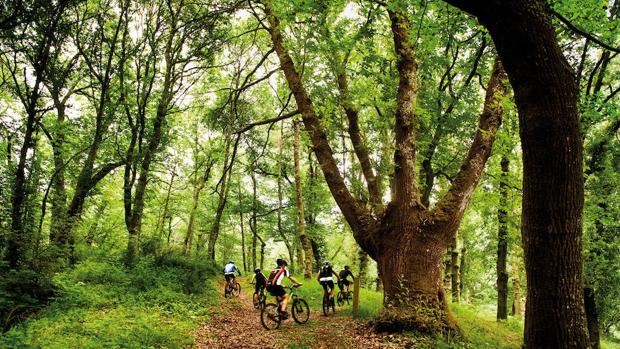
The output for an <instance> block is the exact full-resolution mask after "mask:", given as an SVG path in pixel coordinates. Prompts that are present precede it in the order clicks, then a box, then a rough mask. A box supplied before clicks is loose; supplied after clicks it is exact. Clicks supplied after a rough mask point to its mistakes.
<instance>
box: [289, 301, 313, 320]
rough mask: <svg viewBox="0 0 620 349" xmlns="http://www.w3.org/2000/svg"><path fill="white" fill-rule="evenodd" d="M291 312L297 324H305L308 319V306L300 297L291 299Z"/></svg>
mask: <svg viewBox="0 0 620 349" xmlns="http://www.w3.org/2000/svg"><path fill="white" fill-rule="evenodd" d="M291 312H292V313H293V320H295V322H296V323H298V324H305V323H306V322H308V319H310V307H309V306H308V303H307V302H306V301H305V300H304V299H302V298H297V299H295V300H294V301H293V309H292V310H291Z"/></svg>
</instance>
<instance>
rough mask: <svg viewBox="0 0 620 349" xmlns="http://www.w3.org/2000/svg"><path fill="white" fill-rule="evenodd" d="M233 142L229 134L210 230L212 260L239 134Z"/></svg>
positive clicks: (209, 255)
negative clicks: (233, 142)
mask: <svg viewBox="0 0 620 349" xmlns="http://www.w3.org/2000/svg"><path fill="white" fill-rule="evenodd" d="M231 142H232V135H231V134H228V135H227V139H226V151H225V154H224V169H223V173H222V178H221V180H220V191H219V193H218V196H219V197H218V204H217V209H216V211H215V219H214V220H213V224H212V225H211V230H210V231H209V242H208V245H207V258H209V259H211V260H215V244H216V243H217V238H218V236H219V234H220V223H221V221H222V214H223V213H224V208H225V207H226V201H227V199H228V182H229V181H230V176H231V174H232V167H233V164H234V162H235V155H236V153H237V146H238V144H239V136H237V139H236V141H235V144H234V145H232V144H231ZM231 148H232V152H231Z"/></svg>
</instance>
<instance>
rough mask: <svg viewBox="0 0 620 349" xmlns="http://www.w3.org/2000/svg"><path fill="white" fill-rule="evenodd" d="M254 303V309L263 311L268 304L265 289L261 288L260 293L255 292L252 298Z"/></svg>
mask: <svg viewBox="0 0 620 349" xmlns="http://www.w3.org/2000/svg"><path fill="white" fill-rule="evenodd" d="M252 302H253V303H254V308H256V309H263V308H264V307H265V305H266V304H267V295H266V294H265V287H261V289H260V291H259V292H258V293H257V292H254V295H253V296H252Z"/></svg>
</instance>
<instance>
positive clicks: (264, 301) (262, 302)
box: [259, 293, 267, 309]
mask: <svg viewBox="0 0 620 349" xmlns="http://www.w3.org/2000/svg"><path fill="white" fill-rule="evenodd" d="M265 304H267V295H265V294H264V293H262V294H261V295H260V301H259V306H260V308H261V309H263V308H264V307H265Z"/></svg>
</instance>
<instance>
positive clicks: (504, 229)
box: [496, 156, 510, 320]
mask: <svg viewBox="0 0 620 349" xmlns="http://www.w3.org/2000/svg"><path fill="white" fill-rule="evenodd" d="M501 167H502V173H501V179H500V181H499V207H498V209H497V222H498V231H497V264H496V271H497V320H506V319H507V318H508V271H507V260H508V183H507V180H508V173H509V171H510V161H509V160H508V157H506V156H502V161H501Z"/></svg>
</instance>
